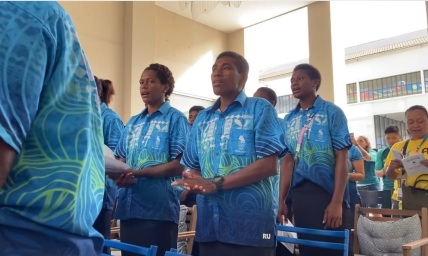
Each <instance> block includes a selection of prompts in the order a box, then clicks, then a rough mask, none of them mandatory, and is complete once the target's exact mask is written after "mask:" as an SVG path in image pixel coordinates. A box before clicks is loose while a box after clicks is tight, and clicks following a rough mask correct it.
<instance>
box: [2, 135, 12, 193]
mask: <svg viewBox="0 0 428 256" xmlns="http://www.w3.org/2000/svg"><path fill="white" fill-rule="evenodd" d="M15 157H16V151H15V150H14V149H13V148H12V147H11V146H9V145H8V144H7V143H6V142H4V140H2V139H1V138H0V189H1V188H2V187H3V185H4V183H5V182H6V179H7V177H8V176H9V172H10V169H11V168H12V164H13V161H14V160H15Z"/></svg>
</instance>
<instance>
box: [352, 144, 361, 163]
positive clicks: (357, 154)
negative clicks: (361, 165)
mask: <svg viewBox="0 0 428 256" xmlns="http://www.w3.org/2000/svg"><path fill="white" fill-rule="evenodd" d="M361 159H364V157H363V154H361V151H360V150H359V149H358V148H356V147H355V146H352V147H351V148H350V149H349V160H351V162H353V161H357V160H361Z"/></svg>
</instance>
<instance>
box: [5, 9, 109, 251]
mask: <svg viewBox="0 0 428 256" xmlns="http://www.w3.org/2000/svg"><path fill="white" fill-rule="evenodd" d="M0 31H1V32H0V60H1V61H0V72H1V75H0V77H1V79H0V102H1V104H0V137H1V138H2V139H3V140H4V141H5V142H6V143H7V144H9V145H10V146H11V147H12V148H13V149H15V151H16V152H17V156H16V158H15V161H14V164H13V165H12V168H11V170H10V173H9V176H8V178H7V180H6V183H5V184H4V185H3V187H2V188H0V241H1V242H0V254H1V255H97V254H100V253H101V250H102V244H103V238H102V236H101V235H100V234H99V233H98V232H96V231H95V230H94V229H93V227H92V225H93V223H94V220H95V219H96V218H97V216H98V213H99V211H100V210H101V206H102V199H103V194H104V154H103V143H102V128H101V115H100V102H99V97H98V95H97V87H96V84H95V81H94V78H93V75H92V73H91V70H90V68H89V66H88V64H87V61H86V57H85V55H84V53H83V51H82V48H81V45H80V43H79V40H78V38H77V35H76V32H75V29H74V25H73V23H72V21H71V19H70V18H69V16H68V15H67V14H66V12H65V11H64V10H63V8H62V7H61V6H60V5H59V4H58V3H55V2H0Z"/></svg>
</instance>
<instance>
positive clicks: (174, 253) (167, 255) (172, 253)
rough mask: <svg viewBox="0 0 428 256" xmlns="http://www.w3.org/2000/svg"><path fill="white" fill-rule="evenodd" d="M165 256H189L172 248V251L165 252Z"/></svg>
mask: <svg viewBox="0 0 428 256" xmlns="http://www.w3.org/2000/svg"><path fill="white" fill-rule="evenodd" d="M165 256H188V254H182V253H178V252H177V249H174V248H171V250H170V251H167V252H165Z"/></svg>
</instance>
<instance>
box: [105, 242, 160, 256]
mask: <svg viewBox="0 0 428 256" xmlns="http://www.w3.org/2000/svg"><path fill="white" fill-rule="evenodd" d="M104 246H107V247H111V248H115V249H119V250H122V251H127V252H132V253H136V254H140V255H144V256H156V253H157V251H158V247H157V246H156V245H151V246H150V248H147V247H142V246H137V245H133V244H127V243H122V242H119V241H113V240H104ZM102 255H103V256H111V255H110V254H104V253H103V254H102Z"/></svg>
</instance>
